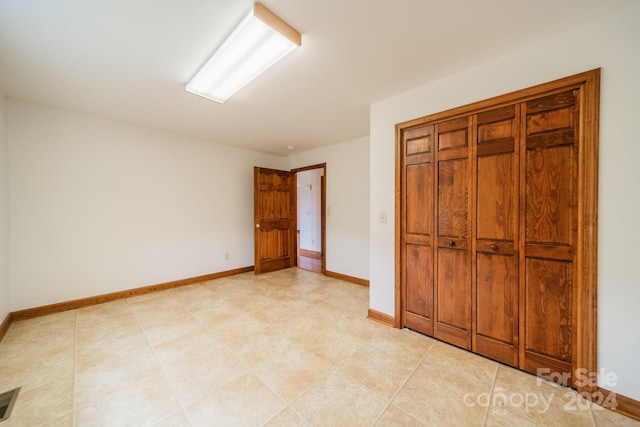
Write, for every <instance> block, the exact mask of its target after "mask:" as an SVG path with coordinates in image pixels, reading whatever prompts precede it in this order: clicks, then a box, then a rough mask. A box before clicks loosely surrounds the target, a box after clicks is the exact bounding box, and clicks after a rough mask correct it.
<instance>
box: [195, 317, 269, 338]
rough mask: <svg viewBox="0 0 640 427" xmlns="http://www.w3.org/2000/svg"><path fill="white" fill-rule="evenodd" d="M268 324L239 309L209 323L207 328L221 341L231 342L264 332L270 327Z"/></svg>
mask: <svg viewBox="0 0 640 427" xmlns="http://www.w3.org/2000/svg"><path fill="white" fill-rule="evenodd" d="M268 326H269V325H268V324H266V323H264V322H261V321H260V320H258V319H256V318H255V317H253V316H252V315H251V314H249V313H247V312H245V311H238V312H237V313H236V314H235V315H234V316H231V317H229V318H227V319H225V320H221V321H220V322H217V323H213V324H211V323H210V324H208V325H207V326H206V328H207V329H208V330H209V331H211V333H212V334H213V335H214V336H215V337H216V338H217V339H218V340H220V341H222V342H224V343H230V342H233V341H236V340H239V339H243V338H244V339H249V338H250V337H252V336H254V335H256V334H260V333H262V332H263V331H264V330H265V329H267V328H268Z"/></svg>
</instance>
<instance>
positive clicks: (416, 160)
mask: <svg viewBox="0 0 640 427" xmlns="http://www.w3.org/2000/svg"><path fill="white" fill-rule="evenodd" d="M433 132H434V127H433V125H430V126H421V127H417V128H414V129H409V130H407V131H405V132H404V133H403V135H402V138H403V144H404V147H403V149H404V150H403V153H404V156H403V165H404V166H403V167H404V173H403V176H404V178H403V179H404V185H403V188H404V194H403V196H402V212H403V216H404V221H403V228H402V230H401V239H402V247H403V258H404V260H405V265H404V271H403V273H402V279H401V280H403V281H404V287H403V288H404V292H405V295H404V303H403V307H402V316H403V319H404V324H405V325H406V326H407V327H410V328H412V329H415V330H417V331H420V332H422V333H424V334H427V335H433V323H434V322H433V311H434V307H433V298H434V295H433V274H434V273H433V228H434V225H433V212H434V200H433V192H434V179H435V178H434V173H435V172H434V167H433V149H434V143H433Z"/></svg>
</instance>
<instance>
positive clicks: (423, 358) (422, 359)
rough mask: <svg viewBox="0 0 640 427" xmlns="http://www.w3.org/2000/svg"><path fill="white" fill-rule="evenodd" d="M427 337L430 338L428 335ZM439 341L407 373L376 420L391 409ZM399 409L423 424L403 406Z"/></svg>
mask: <svg viewBox="0 0 640 427" xmlns="http://www.w3.org/2000/svg"><path fill="white" fill-rule="evenodd" d="M404 329H406V328H403V329H400V330H401V331H402V330H404ZM425 338H429V337H426V336H425ZM437 344H438V343H437V342H433V343H432V345H431V346H430V347H429V349H428V350H427V351H426V352H425V354H424V356H422V358H421V359H420V361H419V362H418V363H417V364H416V367H415V368H413V370H412V371H411V373H410V374H409V375H407V378H406V379H405V380H404V381H403V382H402V384H401V385H400V386H399V387H398V389H397V390H396V392H395V393H394V394H393V396H391V399H389V403H388V405H387V407H386V408H385V409H384V411H382V413H381V414H380V416H379V417H378V418H377V419H376V422H378V421H380V419H381V418H382V416H383V415H384V413H385V412H386V411H387V410H388V409H389V407H391V405H393V401H394V400H395V398H396V397H398V394H400V392H401V391H402V389H403V388H404V386H405V385H407V383H408V382H409V380H410V379H411V378H412V377H413V376H414V375H415V373H416V371H417V370H418V368H420V366H421V365H422V363H423V362H424V361H425V359H426V358H427V357H428V356H429V354H431V351H432V350H433V347H435V346H436V345H437ZM379 351H382V352H383V353H385V354H387V355H389V356H391V357H393V355H390V354H389V353H387V352H386V351H384V350H379ZM395 408H397V409H398V410H400V411H402V412H403V413H405V414H406V415H408V416H409V417H411V419H413V420H416V421H417V422H419V423H420V424H423V423H422V421H420V420H417V419H416V418H415V417H414V416H413V415H411V414H410V413H408V412H407V411H405V410H404V409H402V408H399V407H397V406H396V407H395Z"/></svg>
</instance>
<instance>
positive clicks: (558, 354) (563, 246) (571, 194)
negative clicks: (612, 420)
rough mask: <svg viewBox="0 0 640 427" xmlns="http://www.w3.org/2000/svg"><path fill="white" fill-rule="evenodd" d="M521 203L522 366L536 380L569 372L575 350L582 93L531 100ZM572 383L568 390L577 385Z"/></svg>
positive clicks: (527, 112) (526, 120)
mask: <svg viewBox="0 0 640 427" xmlns="http://www.w3.org/2000/svg"><path fill="white" fill-rule="evenodd" d="M523 109H524V114H523V118H524V119H523V122H524V123H526V128H525V129H524V135H525V138H524V143H525V147H524V150H525V155H524V157H523V160H522V168H523V169H524V180H525V182H524V186H523V189H522V194H521V197H523V200H522V205H521V206H522V208H523V218H522V230H523V232H522V233H523V240H524V258H523V259H522V260H521V275H522V277H523V282H522V284H521V287H522V289H523V296H524V300H523V305H524V307H523V317H521V321H522V323H523V329H522V331H521V339H523V340H524V346H523V352H522V356H523V359H524V360H522V361H521V367H522V368H523V369H525V370H527V371H529V372H532V373H539V372H540V371H539V370H541V369H543V370H546V372H550V373H569V374H570V376H571V378H573V377H574V373H573V372H572V370H573V360H574V357H573V356H574V353H575V351H576V349H575V348H573V343H574V342H575V339H574V333H575V331H574V330H572V322H573V321H574V320H573V310H574V306H575V304H574V302H573V299H574V296H575V295H574V287H575V286H576V284H575V281H574V280H573V278H574V277H576V270H575V268H576V265H575V256H576V254H575V245H576V240H577V230H578V222H577V205H578V203H577V199H576V194H577V191H578V184H577V182H578V181H577V159H578V144H577V136H578V132H579V126H578V125H579V111H578V110H579V102H578V98H577V92H574V91H573V90H569V91H566V92H562V93H558V94H554V95H549V96H545V97H542V98H538V99H534V100H531V101H528V102H526V103H525V105H524V108H523ZM571 384H572V383H571V380H570V382H569V383H568V384H567V385H571Z"/></svg>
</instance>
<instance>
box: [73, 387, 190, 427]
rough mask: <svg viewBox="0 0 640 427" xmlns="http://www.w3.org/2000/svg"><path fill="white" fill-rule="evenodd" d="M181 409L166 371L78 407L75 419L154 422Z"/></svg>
mask: <svg viewBox="0 0 640 427" xmlns="http://www.w3.org/2000/svg"><path fill="white" fill-rule="evenodd" d="M179 409H180V403H179V402H178V399H177V398H176V397H175V395H174V394H173V391H172V389H171V386H170V385H169V383H168V382H167V381H166V379H165V378H164V375H159V376H156V377H152V378H149V379H147V380H144V381H142V382H139V383H136V384H133V385H131V386H128V387H123V388H121V389H120V390H118V391H117V392H115V393H111V394H107V395H105V396H103V398H102V399H100V400H98V401H95V402H93V403H91V404H90V405H89V406H86V407H84V408H82V409H80V410H78V411H77V412H76V414H75V423H76V425H78V426H83V427H85V426H86V427H90V426H96V427H106V426H114V427H115V426H125V425H128V426H153V425H154V424H155V423H157V422H159V421H161V420H163V419H164V418H166V417H168V416H169V415H171V414H172V413H174V412H176V411H178V410H179Z"/></svg>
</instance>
